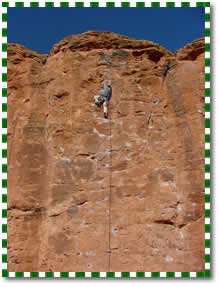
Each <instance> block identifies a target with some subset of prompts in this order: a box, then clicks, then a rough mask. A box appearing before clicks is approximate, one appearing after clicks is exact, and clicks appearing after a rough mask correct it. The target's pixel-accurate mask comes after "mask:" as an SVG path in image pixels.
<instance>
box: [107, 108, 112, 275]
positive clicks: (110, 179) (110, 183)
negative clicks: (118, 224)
mask: <svg viewBox="0 0 219 287" xmlns="http://www.w3.org/2000/svg"><path fill="white" fill-rule="evenodd" d="M109 130H110V137H109V139H110V174H109V210H108V211H109V241H108V242H109V246H108V250H109V264H108V269H109V272H110V266H111V186H112V131H111V109H110V108H109Z"/></svg>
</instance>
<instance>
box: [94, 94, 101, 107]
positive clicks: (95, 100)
mask: <svg viewBox="0 0 219 287" xmlns="http://www.w3.org/2000/svg"><path fill="white" fill-rule="evenodd" d="M94 102H95V104H96V105H97V106H98V107H100V106H101V104H102V97H101V96H94Z"/></svg>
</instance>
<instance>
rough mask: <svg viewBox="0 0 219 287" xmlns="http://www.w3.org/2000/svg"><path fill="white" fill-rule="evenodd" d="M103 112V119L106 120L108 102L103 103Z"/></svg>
mask: <svg viewBox="0 0 219 287" xmlns="http://www.w3.org/2000/svg"><path fill="white" fill-rule="evenodd" d="M103 112H104V118H105V119H107V118H108V101H104V102H103Z"/></svg>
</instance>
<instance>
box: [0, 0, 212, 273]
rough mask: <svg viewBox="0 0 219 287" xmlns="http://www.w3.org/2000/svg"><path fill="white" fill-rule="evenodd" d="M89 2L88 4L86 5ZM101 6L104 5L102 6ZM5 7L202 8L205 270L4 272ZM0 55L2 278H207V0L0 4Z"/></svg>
mask: <svg viewBox="0 0 219 287" xmlns="http://www.w3.org/2000/svg"><path fill="white" fill-rule="evenodd" d="M87 5H88V6H87ZM103 5H104V6H103ZM7 7H204V8H205V271H204V272H8V271H7ZM0 9H1V17H2V37H1V48H0V49H1V50H0V53H1V58H2V65H1V70H2V79H1V86H2V89H1V93H2V94H1V105H2V121H1V136H2V141H1V150H2V156H1V162H2V173H1V176H2V177H1V179H2V194H1V210H2V214H1V217H2V276H3V277H63V278H64V277H77V278H80V277H82V278H84V277H95V278H96V277H168V278H169V277H210V2H181V1H180V2H179V1H175V2H167V1H160V2H151V1H146V2H135V4H134V6H133V2H132V3H131V2H120V1H116V2H104V4H103V1H101V4H99V2H89V4H87V2H86V3H84V2H76V1H69V2H62V1H54V2H46V1H40V2H33V1H28V0H25V1H22V2H21V1H11V0H10V1H8V2H6V1H5V2H2V5H1V7H0Z"/></svg>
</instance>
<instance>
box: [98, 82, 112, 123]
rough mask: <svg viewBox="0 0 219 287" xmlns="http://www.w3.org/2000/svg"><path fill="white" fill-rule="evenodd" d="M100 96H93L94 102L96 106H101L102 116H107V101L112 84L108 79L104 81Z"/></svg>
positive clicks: (110, 94) (110, 93) (109, 97)
mask: <svg viewBox="0 0 219 287" xmlns="http://www.w3.org/2000/svg"><path fill="white" fill-rule="evenodd" d="M100 92H101V95H100V96H94V102H95V104H96V105H97V106H98V107H101V106H103V112H104V118H105V119H107V117H108V103H109V101H110V99H111V97H112V86H111V81H110V80H105V81H104V88H103V90H100Z"/></svg>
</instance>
